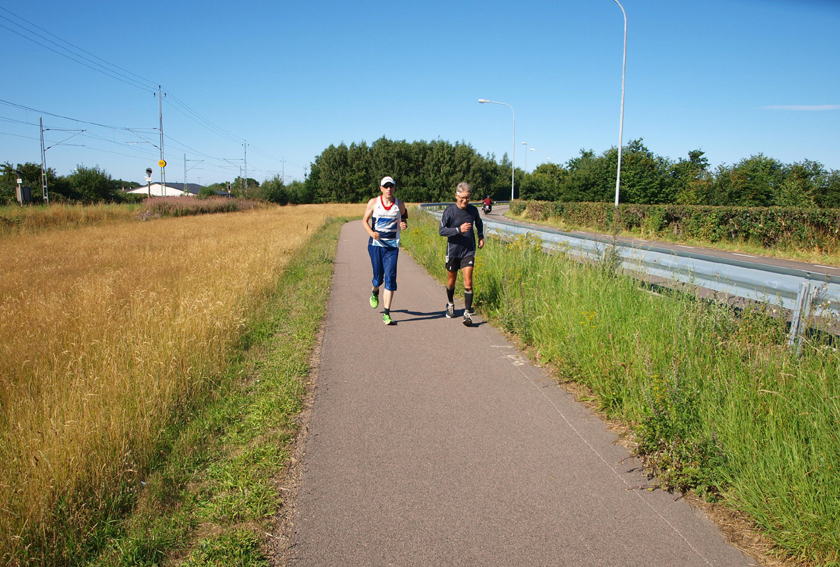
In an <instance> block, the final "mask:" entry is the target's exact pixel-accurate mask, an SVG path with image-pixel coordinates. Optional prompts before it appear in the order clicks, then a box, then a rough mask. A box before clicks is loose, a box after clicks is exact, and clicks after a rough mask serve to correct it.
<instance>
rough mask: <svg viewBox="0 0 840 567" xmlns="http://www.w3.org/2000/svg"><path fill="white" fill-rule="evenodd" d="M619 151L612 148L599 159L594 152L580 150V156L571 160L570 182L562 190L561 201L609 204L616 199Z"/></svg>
mask: <svg viewBox="0 0 840 567" xmlns="http://www.w3.org/2000/svg"><path fill="white" fill-rule="evenodd" d="M617 163H618V150H617V149H616V148H611V149H610V150H607V151H606V152H604V154H602V155H601V156H599V157H596V156H595V152H594V151H592V150H580V156H578V157H576V158H572V159H570V160H569V161H568V162H567V164H566V168H567V169H568V171H569V176H568V181H567V182H566V183H565V184H564V186H563V187H562V190H561V194H560V196H559V197H560V198H559V199H558V200H559V201H566V202H608V201H611V200H613V199H614V198H615V170H616V165H617Z"/></svg>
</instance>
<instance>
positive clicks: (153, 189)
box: [126, 182, 202, 197]
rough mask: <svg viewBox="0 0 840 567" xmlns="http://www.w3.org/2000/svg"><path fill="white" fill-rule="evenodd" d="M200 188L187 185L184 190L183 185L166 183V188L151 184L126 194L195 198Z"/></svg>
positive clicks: (190, 184) (159, 184) (161, 185)
mask: <svg viewBox="0 0 840 567" xmlns="http://www.w3.org/2000/svg"><path fill="white" fill-rule="evenodd" d="M201 188H202V186H201V185H199V184H198V183H187V188H186V190H184V184H183V183H167V184H166V188H165V189H164V186H163V184H162V183H160V182H156V183H152V184H151V185H142V186H140V187H137V188H136V189H131V190H130V191H126V193H134V194H136V195H149V196H152V197H184V196H186V197H196V196H197V195H198V192H199V191H200V190H201Z"/></svg>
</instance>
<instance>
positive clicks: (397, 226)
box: [362, 176, 408, 325]
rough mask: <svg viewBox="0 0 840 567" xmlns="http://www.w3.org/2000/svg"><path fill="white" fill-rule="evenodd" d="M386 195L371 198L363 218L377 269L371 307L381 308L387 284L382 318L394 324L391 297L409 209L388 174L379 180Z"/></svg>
mask: <svg viewBox="0 0 840 567" xmlns="http://www.w3.org/2000/svg"><path fill="white" fill-rule="evenodd" d="M379 190H380V191H381V192H382V194H381V195H380V196H379V197H374V198H373V199H371V200H370V201H368V204H367V209H365V214H364V216H363V217H362V221H363V222H364V227H365V230H366V231H367V233H368V235H369V236H370V238H369V239H368V254H369V255H370V264H371V267H372V268H373V282H372V283H373V289H372V290H371V292H370V306H371V307H372V308H374V309H376V308H377V307H379V287H380V286H381V285H382V283H383V282H384V283H385V294H384V297H383V298H382V299H383V305H384V307H385V312H384V313H383V314H382V321H383V322H384V323H385V324H386V325H393V324H394V320H393V319H391V300H392V299H393V297H394V292H395V291H397V259H398V258H399V255H400V230H402V229H405V228H406V226H407V225H406V220H407V219H408V212H407V211H406V209H405V205H404V204H403V202H402V201H400V200H399V199H397V198H395V197H394V190H395V183H394V180H393V179H392V178H391V177H388V176H385V177H383V178H382V181H380V182H379Z"/></svg>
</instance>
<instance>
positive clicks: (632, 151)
mask: <svg viewBox="0 0 840 567" xmlns="http://www.w3.org/2000/svg"><path fill="white" fill-rule="evenodd" d="M607 155H608V154H605V157H606V156H607ZM615 159H616V166H617V165H618V153H617V152H616V158H615ZM668 165H669V164H668V161H667V160H666V159H664V158H662V157H659V156H656V155H654V153H653V152H652V151H650V150H649V149H648V148H647V147H645V145H644V143H643V142H642V139H641V138H639V139H638V140H631V141H630V143H628V144H627V148H626V150H625V151H623V152H622V157H621V187H620V195H619V199H620V200H621V201H622V202H625V203H639V204H644V205H653V204H659V203H672V202H673V200H674V195H673V193H672V191H671V190H670V189H671V187H672V185H671V184H669V183H668ZM614 186H615V184H613V187H614ZM613 196H614V194H613Z"/></svg>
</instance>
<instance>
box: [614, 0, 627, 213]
mask: <svg viewBox="0 0 840 567" xmlns="http://www.w3.org/2000/svg"><path fill="white" fill-rule="evenodd" d="M613 1H614V2H615V3H616V4H618V7H619V8H621V13H622V15H624V59H623V61H622V64H621V120H620V122H619V124H618V171H617V172H616V174H615V206H616V207H617V206H618V188H619V186H620V185H621V143H622V140H623V139H624V71H625V70H626V69H627V12H625V11H624V6H622V5H621V2H619V1H618V0H613Z"/></svg>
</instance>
